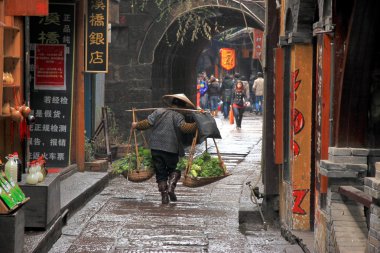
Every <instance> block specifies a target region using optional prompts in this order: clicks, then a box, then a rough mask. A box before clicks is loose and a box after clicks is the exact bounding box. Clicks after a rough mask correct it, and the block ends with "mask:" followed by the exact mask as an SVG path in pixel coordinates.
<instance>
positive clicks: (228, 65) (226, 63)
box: [220, 48, 236, 71]
mask: <svg viewBox="0 0 380 253" xmlns="http://www.w3.org/2000/svg"><path fill="white" fill-rule="evenodd" d="M220 65H221V66H222V68H224V69H225V70H227V71H228V70H231V69H233V68H235V66H236V53H235V49H232V48H221V49H220Z"/></svg>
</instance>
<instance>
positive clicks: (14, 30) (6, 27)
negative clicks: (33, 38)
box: [4, 25, 20, 32]
mask: <svg viewBox="0 0 380 253" xmlns="http://www.w3.org/2000/svg"><path fill="white" fill-rule="evenodd" d="M4 29H5V30H6V31H7V30H8V31H13V32H19V31H20V28H19V27H17V26H10V25H5V26H4Z"/></svg>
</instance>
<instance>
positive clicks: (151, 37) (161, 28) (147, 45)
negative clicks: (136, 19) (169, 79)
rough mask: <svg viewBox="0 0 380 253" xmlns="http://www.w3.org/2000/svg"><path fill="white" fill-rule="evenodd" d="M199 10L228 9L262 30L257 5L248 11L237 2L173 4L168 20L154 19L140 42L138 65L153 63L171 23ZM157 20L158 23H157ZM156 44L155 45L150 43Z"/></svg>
mask: <svg viewBox="0 0 380 253" xmlns="http://www.w3.org/2000/svg"><path fill="white" fill-rule="evenodd" d="M201 8H216V9H229V10H234V11H235V12H236V13H237V14H240V15H246V18H247V19H250V20H254V23H255V27H256V28H259V29H262V30H264V18H265V17H264V16H265V13H264V9H263V8H262V7H260V6H259V5H256V6H252V8H254V9H252V10H251V9H248V8H247V6H246V5H243V4H242V5H240V3H239V2H237V1H230V2H228V4H227V3H224V2H223V3H220V4H216V2H215V1H212V0H209V1H194V3H192V6H191V7H189V6H183V5H180V4H178V3H177V4H173V6H172V7H171V9H170V14H168V15H169V16H170V20H169V21H167V20H163V19H161V18H160V17H159V16H157V17H156V18H155V22H152V24H151V26H150V27H149V28H148V30H147V32H146V34H145V35H146V36H145V38H144V40H143V42H142V45H141V48H140V51H139V55H138V63H140V64H146V63H148V64H152V63H153V61H154V51H155V49H156V48H157V46H158V43H159V42H160V41H161V40H162V38H163V36H164V34H165V33H166V32H167V30H168V29H169V28H170V27H171V26H172V25H173V23H174V22H175V21H176V20H177V19H178V18H179V17H180V16H182V15H184V14H185V13H186V12H191V11H196V10H197V9H201ZM158 20H159V21H158ZM152 41H155V42H157V44H154V43H152Z"/></svg>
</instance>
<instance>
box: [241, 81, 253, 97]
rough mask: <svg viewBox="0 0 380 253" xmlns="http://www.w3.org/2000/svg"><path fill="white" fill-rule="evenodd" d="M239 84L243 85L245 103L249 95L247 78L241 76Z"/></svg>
mask: <svg viewBox="0 0 380 253" xmlns="http://www.w3.org/2000/svg"><path fill="white" fill-rule="evenodd" d="M240 80H241V82H242V83H243V87H244V91H245V96H246V98H245V99H246V101H249V100H250V97H251V96H250V94H249V83H248V81H247V78H246V77H245V76H241V78H240Z"/></svg>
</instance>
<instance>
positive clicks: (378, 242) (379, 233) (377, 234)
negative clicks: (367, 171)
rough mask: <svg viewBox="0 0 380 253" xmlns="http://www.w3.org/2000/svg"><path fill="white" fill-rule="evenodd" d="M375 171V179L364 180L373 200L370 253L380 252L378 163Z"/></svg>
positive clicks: (369, 239)
mask: <svg viewBox="0 0 380 253" xmlns="http://www.w3.org/2000/svg"><path fill="white" fill-rule="evenodd" d="M375 169H376V172H375V177H367V178H365V180H364V184H365V186H364V191H365V193H367V194H369V195H370V196H371V197H372V199H373V203H372V205H371V208H370V224H369V234H368V244H367V252H368V253H375V252H380V204H379V203H380V201H379V200H380V163H376V165H375Z"/></svg>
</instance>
